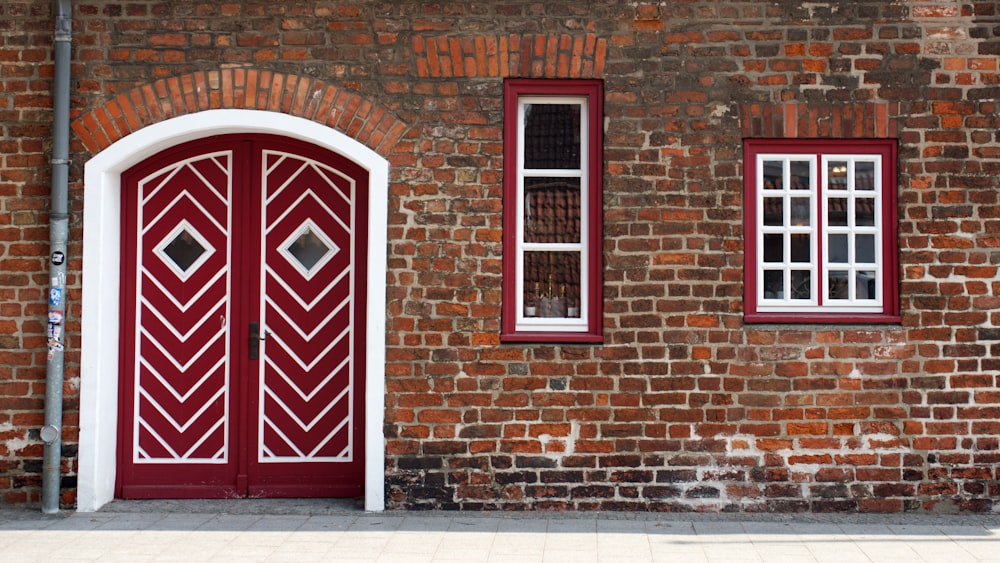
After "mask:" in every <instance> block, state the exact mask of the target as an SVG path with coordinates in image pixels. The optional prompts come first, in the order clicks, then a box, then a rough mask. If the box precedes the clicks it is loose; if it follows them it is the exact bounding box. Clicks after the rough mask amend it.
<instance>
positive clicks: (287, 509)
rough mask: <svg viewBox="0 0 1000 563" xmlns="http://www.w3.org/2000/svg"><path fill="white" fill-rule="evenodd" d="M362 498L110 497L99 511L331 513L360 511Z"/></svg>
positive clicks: (363, 507)
mask: <svg viewBox="0 0 1000 563" xmlns="http://www.w3.org/2000/svg"><path fill="white" fill-rule="evenodd" d="M364 510H365V503H364V499H362V498H235V499H114V500H113V501H111V502H109V503H107V504H105V505H104V506H102V507H101V508H100V509H99V510H98V512H103V513H137V512H146V513H153V512H159V513H168V514H248V515H275V514H279V515H283V514H290V515H305V516H312V515H335V514H357V513H359V512H364Z"/></svg>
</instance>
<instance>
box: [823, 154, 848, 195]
mask: <svg viewBox="0 0 1000 563" xmlns="http://www.w3.org/2000/svg"><path fill="white" fill-rule="evenodd" d="M826 178H827V183H828V184H829V185H830V189H832V190H846V189H847V161H844V160H831V161H829V162H828V163H827V167H826Z"/></svg>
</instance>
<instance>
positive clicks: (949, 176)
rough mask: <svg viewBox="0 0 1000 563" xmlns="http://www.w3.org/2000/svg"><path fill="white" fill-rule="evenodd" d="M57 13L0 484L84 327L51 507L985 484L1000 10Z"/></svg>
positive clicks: (837, 6) (35, 485) (31, 127)
mask: <svg viewBox="0 0 1000 563" xmlns="http://www.w3.org/2000/svg"><path fill="white" fill-rule="evenodd" d="M71 4H72V10H71V15H72V39H71V45H72V55H71V79H70V94H71V98H70V107H71V110H70V131H71V136H70V143H71V144H70V158H69V159H68V160H69V206H70V237H69V247H68V251H67V261H66V264H67V271H66V275H65V280H61V279H55V280H53V279H52V276H51V274H50V270H49V268H50V262H52V261H55V260H50V258H51V257H52V252H51V249H50V247H49V242H48V239H49V218H50V211H49V209H50V207H49V206H50V186H49V184H50V182H51V181H52V174H51V168H50V164H51V163H50V159H51V158H52V154H51V151H52V147H53V142H52V136H53V127H52V123H53V112H52V108H53V98H54V97H55V96H56V94H57V93H56V92H53V81H52V77H53V54H52V53H53V36H54V29H55V28H56V8H54V7H53V6H52V3H51V2H47V1H45V0H32V1H25V2H19V1H13V2H6V3H4V4H3V6H0V22H2V23H0V28H2V35H0V127H2V130H3V137H2V141H0V142H2V151H0V155H2V159H3V161H2V168H0V209H2V211H3V212H2V214H0V407H2V408H0V494H2V497H0V498H2V503H3V504H29V505H30V504H37V503H38V502H40V498H41V491H42V484H43V477H42V475H43V473H44V468H43V465H44V464H43V462H42V457H43V454H42V452H43V438H45V433H44V432H40V428H42V427H43V426H44V425H45V424H46V422H45V418H44V414H43V411H44V407H45V405H44V403H45V394H46V389H45V387H46V385H45V378H46V371H47V368H46V364H47V357H48V356H52V355H55V354H59V355H63V354H64V356H63V357H64V358H65V373H64V376H63V380H64V385H63V389H62V391H63V400H62V411H61V412H62V426H61V428H59V429H58V432H57V435H58V433H60V432H61V437H62V444H61V459H62V466H61V469H60V471H59V479H60V480H61V484H60V485H61V486H60V488H59V490H60V499H61V503H62V506H63V507H64V508H71V507H74V506H78V508H79V509H81V510H94V509H96V508H97V507H99V506H100V505H101V504H103V503H104V502H107V501H108V500H110V499H111V498H114V497H115V496H133V497H149V496H153V497H155V496H167V497H170V496H205V497H217V496H245V495H254V496H257V495H276V496H363V497H364V499H365V503H366V506H367V507H368V508H371V509H380V508H382V507H383V506H384V507H388V508H418V507H419V508H444V509H476V510H478V509H505V510H506V509H509V510H530V509H580V510H590V509H602V510H651V511H687V510H696V511H817V512H828V511H880V512H881V511H885V512H896V511H915V510H939V511H940V510H945V511H950V510H965V511H977V512H989V511H993V510H996V506H997V503H996V501H997V499H998V498H1000V489H998V486H997V479H998V477H1000V439H998V435H1000V360H998V359H997V356H998V355H1000V277H998V268H1000V189H998V186H997V179H996V178H997V176H998V175H1000V135H998V133H997V131H998V129H1000V127H998V126H1000V116H998V104H1000V69H998V60H1000V59H998V55H1000V6H998V4H997V3H996V2H975V1H972V2H966V3H958V2H941V1H936V2H930V1H927V2H923V1H917V0H913V1H898V2H884V1H861V2H816V3H800V2H790V1H780V2H761V1H755V0H747V1H739V2H715V1H707V0H705V1H699V0H691V1H683V2H659V3H657V2H639V3H626V2H576V3H572V2H571V3H558V2H557V3H551V2H546V3H539V2H484V3H464V2H452V3H424V2H365V1H359V2H354V3H333V2H319V1H296V2H284V1H273V0H272V1H266V2H263V1H243V2H239V1H234V2H229V3H224V2H222V3H220V2H212V3H204V2H192V1H187V0H184V1H172V2H147V1H131V2H114V1H103V0H80V1H77V2H72V3H71ZM50 282H51V283H50ZM50 285H52V286H53V287H54V288H55V289H58V290H59V293H57V294H53V293H52V288H50ZM62 288H65V293H64V294H63V293H62ZM63 297H64V299H63ZM53 300H55V302H56V303H57V304H58V305H59V306H60V307H62V306H64V307H65V314H64V315H63V313H62V312H59V313H58V314H56V315H55V316H54V317H53V315H52V314H50V311H52V310H53V309H52V308H53ZM62 347H64V348H65V351H64V352H63V350H62ZM49 438H51V436H50V437H49Z"/></svg>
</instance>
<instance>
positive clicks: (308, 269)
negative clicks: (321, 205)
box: [278, 219, 340, 279]
mask: <svg viewBox="0 0 1000 563" xmlns="http://www.w3.org/2000/svg"><path fill="white" fill-rule="evenodd" d="M278 250H279V251H280V252H281V254H283V255H284V256H285V258H287V259H288V261H289V262H290V263H291V264H292V266H295V269H297V270H298V271H299V272H301V273H302V275H303V276H304V277H305V278H306V279H310V278H312V277H313V275H315V274H316V272H318V271H319V270H320V269H321V268H322V267H323V266H324V265H325V264H326V263H327V262H329V261H330V259H331V258H333V257H334V256H336V255H337V253H338V252H340V248H339V247H338V246H337V245H336V244H334V243H333V241H332V240H330V237H328V236H326V233H324V232H323V231H322V230H321V229H320V228H319V227H317V226H316V224H315V223H313V222H312V220H311V219H307V220H306V221H305V222H304V223H302V224H301V225H299V228H298V229H295V231H294V232H293V233H292V236H290V237H288V238H287V239H285V242H283V243H281V245H280V246H279V247H278Z"/></svg>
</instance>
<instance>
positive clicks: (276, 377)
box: [117, 135, 368, 498]
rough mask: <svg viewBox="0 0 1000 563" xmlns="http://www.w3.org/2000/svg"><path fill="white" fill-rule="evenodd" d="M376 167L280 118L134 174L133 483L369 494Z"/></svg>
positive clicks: (213, 494)
mask: <svg viewBox="0 0 1000 563" xmlns="http://www.w3.org/2000/svg"><path fill="white" fill-rule="evenodd" d="M367 181H368V176H367V171H365V170H364V169H363V168H361V167H360V166H358V165H357V164H355V163H353V162H351V161H350V160H348V159H346V158H343V157H342V156H340V155H338V154H335V153H332V152H329V151H326V150H323V149H319V148H317V147H314V146H312V145H308V144H305V143H301V142H298V141H293V140H291V139H287V138H284V137H276V136H264V135H261V136H254V137H247V136H219V137H213V138H209V139H203V140H199V141H194V142H191V143H187V144H184V145H181V146H178V147H175V148H172V149H169V150H166V151H164V152H162V153H160V154H158V155H155V156H153V157H151V158H149V159H147V160H146V161H145V162H143V163H142V164H140V165H137V166H136V167H134V168H132V169H130V170H129V171H127V172H126V173H124V174H123V175H122V194H123V197H122V210H123V211H122V217H123V221H122V229H123V232H122V240H123V244H122V275H123V279H122V288H123V291H122V307H121V310H122V319H121V322H122V327H123V330H122V334H123V335H124V336H123V339H122V345H121V369H120V373H121V381H120V386H119V389H120V405H119V407H120V408H119V421H120V422H119V424H120V427H119V428H120V430H119V448H118V452H119V462H118V475H117V493H118V495H119V496H121V497H124V498H225V497H241V496H251V497H262V496H263V497H317V496H330V497H333V496H358V495H360V494H361V492H362V485H363V467H364V460H363V453H364V440H363V437H364V431H363V430H364V429H363V428H362V422H363V420H364V413H363V407H364V397H362V392H363V390H364V372H365V369H364V367H365V362H364V349H365V346H364V342H363V336H364V334H365V317H364V311H365V287H364V275H363V272H365V264H364V259H365V256H366V244H365V242H366V241H365V239H364V233H365V232H366V225H365V217H366V213H365V211H366V209H367V199H366V198H367V192H368V190H367V187H368V186H367Z"/></svg>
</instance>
